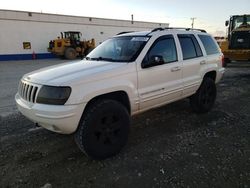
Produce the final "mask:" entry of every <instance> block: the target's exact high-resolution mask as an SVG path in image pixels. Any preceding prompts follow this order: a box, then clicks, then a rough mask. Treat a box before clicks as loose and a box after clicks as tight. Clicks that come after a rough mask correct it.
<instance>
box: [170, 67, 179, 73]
mask: <svg viewBox="0 0 250 188" xmlns="http://www.w3.org/2000/svg"><path fill="white" fill-rule="evenodd" d="M179 70H181V67H173V68H171V72H175V71H179Z"/></svg>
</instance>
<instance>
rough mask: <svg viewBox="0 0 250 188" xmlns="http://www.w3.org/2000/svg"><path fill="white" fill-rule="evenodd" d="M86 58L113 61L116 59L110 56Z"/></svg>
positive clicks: (88, 58)
mask: <svg viewBox="0 0 250 188" xmlns="http://www.w3.org/2000/svg"><path fill="white" fill-rule="evenodd" d="M86 59H87V60H94V61H112V62H113V61H114V59H112V58H108V57H93V58H90V57H87V58H86Z"/></svg>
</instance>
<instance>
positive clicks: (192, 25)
mask: <svg viewBox="0 0 250 188" xmlns="http://www.w3.org/2000/svg"><path fill="white" fill-rule="evenodd" d="M190 19H191V20H192V23H191V27H192V29H193V28H194V20H195V19H196V18H194V17H193V18H190Z"/></svg>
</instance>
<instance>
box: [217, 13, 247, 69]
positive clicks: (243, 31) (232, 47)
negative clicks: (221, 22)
mask: <svg viewBox="0 0 250 188" xmlns="http://www.w3.org/2000/svg"><path fill="white" fill-rule="evenodd" d="M225 26H228V36H227V38H226V39H225V40H224V41H221V42H219V45H220V47H221V50H222V52H223V54H224V60H225V65H227V64H228V63H230V62H231V61H248V60H250V14H249V15H234V16H231V17H230V20H227V21H226V22H225Z"/></svg>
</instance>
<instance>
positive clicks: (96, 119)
mask: <svg viewBox="0 0 250 188" xmlns="http://www.w3.org/2000/svg"><path fill="white" fill-rule="evenodd" d="M129 125H130V115H129V113H128V111H127V109H126V108H125V107H124V106H123V105H122V104H121V103H119V102H117V101H114V100H109V99H103V100H98V101H96V102H95V103H93V104H92V105H91V106H89V107H88V109H87V110H86V112H85V113H84V114H83V116H82V118H81V121H80V123H79V127H78V129H77V131H76V133H75V141H76V143H77V145H78V147H79V148H80V149H81V150H82V151H83V152H84V153H86V154H87V155H88V156H89V157H91V158H93V159H98V160H101V159H105V158H108V157H111V156H114V155H116V154H117V153H119V152H120V150H121V149H122V148H123V147H124V146H125V144H126V143H127V139H128V133H129Z"/></svg>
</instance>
